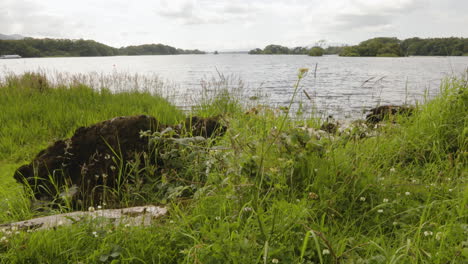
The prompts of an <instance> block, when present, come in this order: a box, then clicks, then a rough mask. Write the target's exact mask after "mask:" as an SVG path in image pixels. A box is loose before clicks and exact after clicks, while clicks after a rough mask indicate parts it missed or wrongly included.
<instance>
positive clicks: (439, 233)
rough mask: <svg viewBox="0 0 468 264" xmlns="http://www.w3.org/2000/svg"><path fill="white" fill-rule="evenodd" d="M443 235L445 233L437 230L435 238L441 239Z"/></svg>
mask: <svg viewBox="0 0 468 264" xmlns="http://www.w3.org/2000/svg"><path fill="white" fill-rule="evenodd" d="M442 235H443V233H442V232H437V233H436V235H435V238H436V239H437V240H441V239H442Z"/></svg>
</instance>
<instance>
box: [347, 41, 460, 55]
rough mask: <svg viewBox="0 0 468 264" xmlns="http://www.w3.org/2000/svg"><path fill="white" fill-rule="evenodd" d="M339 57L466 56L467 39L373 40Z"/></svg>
mask: <svg viewBox="0 0 468 264" xmlns="http://www.w3.org/2000/svg"><path fill="white" fill-rule="evenodd" d="M339 55H340V56H347V57H351V56H359V57H402V56H468V38H454V37H452V38H428V39H421V38H409V39H405V40H399V39H397V38H373V39H369V40H366V41H363V42H361V43H359V45H356V46H349V47H344V48H343V50H342V51H341V52H340V53H339Z"/></svg>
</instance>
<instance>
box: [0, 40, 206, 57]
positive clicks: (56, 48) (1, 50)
mask: <svg viewBox="0 0 468 264" xmlns="http://www.w3.org/2000/svg"><path fill="white" fill-rule="evenodd" d="M7 54H18V55H20V56H21V57H25V58H31V57H82V56H83V57H84V56H87V57H91V56H122V55H177V54H205V52H204V51H200V50H198V49H195V50H183V49H178V48H174V47H171V46H167V45H163V44H146V45H138V46H127V47H121V48H114V47H111V46H108V45H105V44H102V43H99V42H96V41H94V40H83V39H79V40H71V39H50V38H45V39H36V38H24V39H19V40H0V55H7Z"/></svg>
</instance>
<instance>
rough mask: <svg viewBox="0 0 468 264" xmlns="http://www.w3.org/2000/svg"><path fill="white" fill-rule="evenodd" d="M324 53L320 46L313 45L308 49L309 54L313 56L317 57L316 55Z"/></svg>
mask: <svg viewBox="0 0 468 264" xmlns="http://www.w3.org/2000/svg"><path fill="white" fill-rule="evenodd" d="M324 53H325V50H324V49H323V48H322V47H313V48H311V49H310V50H309V53H308V54H309V56H314V57H317V56H323V54H324Z"/></svg>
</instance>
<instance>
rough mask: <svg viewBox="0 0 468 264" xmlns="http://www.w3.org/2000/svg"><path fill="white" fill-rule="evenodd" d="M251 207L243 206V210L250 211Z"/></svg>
mask: <svg viewBox="0 0 468 264" xmlns="http://www.w3.org/2000/svg"><path fill="white" fill-rule="evenodd" d="M252 210H253V209H252V207H244V212H252Z"/></svg>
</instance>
